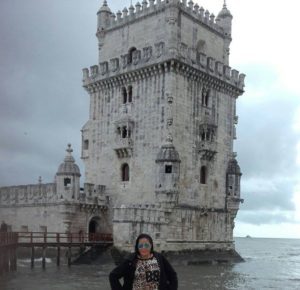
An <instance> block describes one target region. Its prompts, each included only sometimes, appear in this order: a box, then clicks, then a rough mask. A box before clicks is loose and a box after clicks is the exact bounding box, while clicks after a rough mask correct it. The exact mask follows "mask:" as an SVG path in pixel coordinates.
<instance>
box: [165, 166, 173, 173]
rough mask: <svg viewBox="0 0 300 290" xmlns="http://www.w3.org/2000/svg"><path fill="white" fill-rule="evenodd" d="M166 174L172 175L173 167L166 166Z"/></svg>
mask: <svg viewBox="0 0 300 290" xmlns="http://www.w3.org/2000/svg"><path fill="white" fill-rule="evenodd" d="M165 173H172V165H166V167H165Z"/></svg>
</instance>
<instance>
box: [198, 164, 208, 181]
mask: <svg viewBox="0 0 300 290" xmlns="http://www.w3.org/2000/svg"><path fill="white" fill-rule="evenodd" d="M200 183H201V184H206V183H207V167H206V166H202V167H201V169H200Z"/></svg>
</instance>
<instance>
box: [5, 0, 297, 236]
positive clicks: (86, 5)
mask: <svg viewBox="0 0 300 290" xmlns="http://www.w3.org/2000/svg"><path fill="white" fill-rule="evenodd" d="M133 2H134V3H135V1H133ZM196 2H198V3H199V5H200V6H203V7H204V8H205V9H208V10H209V11H210V12H212V13H214V14H215V15H217V14H218V12H219V11H220V10H221V8H222V5H223V1H222V0H201V1H196ZM298 2H299V1H298V0H286V1H284V2H282V3H281V5H277V4H275V1H272V0H263V1H261V0H227V6H228V8H229V9H230V11H231V13H232V14H233V17H234V18H233V31H232V36H233V41H232V44H231V55H230V65H231V67H232V68H235V69H237V70H239V71H240V72H243V73H245V74H246V75H247V77H246V87H245V93H244V94H243V95H242V96H240V97H239V99H238V101H237V114H238V116H239V124H238V126H237V138H238V139H237V140H236V141H235V149H234V150H235V151H236V152H237V154H238V157H237V158H238V161H239V164H240V167H241V169H242V172H243V176H242V183H241V192H242V198H244V199H245V202H244V203H243V204H242V205H241V208H240V211H239V213H238V215H237V219H236V223H235V231H234V234H235V236H246V235H250V236H253V237H273V238H274V237H278V238H300V86H299V77H298V75H299V73H298V70H299V68H300V58H299V55H298V52H299V51H300V43H299V41H298V40H297V37H296V36H297V35H298V30H297V27H299V25H298V22H297V19H298V6H299V4H298ZM108 3H109V6H110V8H111V10H112V11H113V12H116V11H117V10H122V9H123V8H124V7H125V6H127V7H128V6H129V5H130V0H122V1H121V0H108ZM101 5H102V0H26V1H23V0H0V37H1V38H0V136H1V137H0V186H9V185H21V184H35V183H37V182H38V178H39V176H41V177H42V179H43V182H45V183H46V182H52V181H53V178H54V175H55V173H56V171H57V168H58V166H59V164H60V163H61V162H62V160H63V158H64V156H65V149H66V147H67V144H68V143H71V144H72V147H73V149H74V153H73V155H74V157H75V159H76V163H77V164H78V165H79V166H80V168H81V173H82V174H83V175H84V167H83V163H82V162H81V160H80V151H81V132H80V129H81V128H82V126H83V125H84V124H85V122H86V121H87V120H88V110H89V96H88V93H87V92H85V91H84V89H83V88H82V68H84V67H90V66H91V65H94V64H96V63H97V39H96V37H95V32H96V21H97V18H96V13H97V11H98V9H99V7H100V6H101Z"/></svg>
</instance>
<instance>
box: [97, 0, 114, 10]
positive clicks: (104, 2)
mask: <svg viewBox="0 0 300 290" xmlns="http://www.w3.org/2000/svg"><path fill="white" fill-rule="evenodd" d="M100 12H108V13H111V10H110V8H109V7H108V5H107V1H106V0H104V1H103V5H102V7H101V8H100V9H99V11H98V13H100Z"/></svg>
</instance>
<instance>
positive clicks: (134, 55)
mask: <svg viewBox="0 0 300 290" xmlns="http://www.w3.org/2000/svg"><path fill="white" fill-rule="evenodd" d="M140 60H141V51H140V50H135V51H133V53H132V63H133V64H134V65H137V64H138V63H139V62H140Z"/></svg>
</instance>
